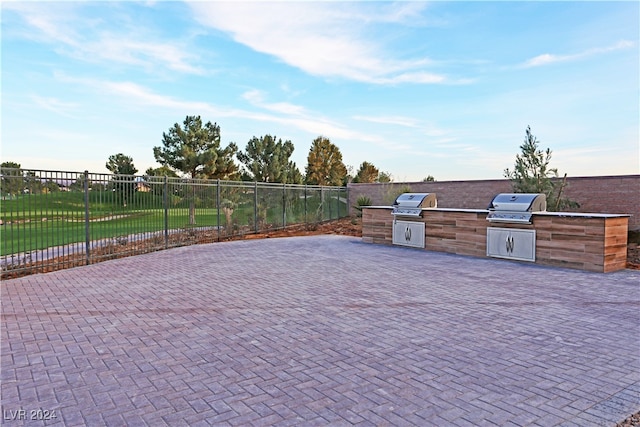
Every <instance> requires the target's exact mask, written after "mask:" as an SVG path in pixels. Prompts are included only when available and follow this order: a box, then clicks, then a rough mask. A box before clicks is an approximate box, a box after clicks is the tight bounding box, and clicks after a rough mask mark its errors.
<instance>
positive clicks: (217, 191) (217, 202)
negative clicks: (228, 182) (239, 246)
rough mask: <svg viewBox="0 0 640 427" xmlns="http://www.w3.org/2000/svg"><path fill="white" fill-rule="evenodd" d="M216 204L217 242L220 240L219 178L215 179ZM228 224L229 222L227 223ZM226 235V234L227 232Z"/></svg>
mask: <svg viewBox="0 0 640 427" xmlns="http://www.w3.org/2000/svg"><path fill="white" fill-rule="evenodd" d="M216 206H217V207H218V227H217V229H218V242H219V241H220V178H218V180H217V181H216ZM227 225H229V224H227ZM227 235H228V234H227Z"/></svg>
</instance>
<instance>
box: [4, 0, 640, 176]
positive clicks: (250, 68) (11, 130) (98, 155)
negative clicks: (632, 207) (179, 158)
mask: <svg viewBox="0 0 640 427" xmlns="http://www.w3.org/2000/svg"><path fill="white" fill-rule="evenodd" d="M1 8H2V88H1V89H2V130H1V137H2V151H1V157H2V161H15V162H18V163H20V164H21V165H22V166H23V167H24V168H38V169H56V170H85V169H88V170H89V171H91V172H103V171H104V172H106V169H105V166H104V165H105V162H106V161H107V159H108V157H109V156H110V155H112V154H116V153H124V154H126V155H128V156H131V157H132V158H133V160H134V163H135V165H136V167H137V168H138V169H139V170H140V173H142V172H144V171H145V170H146V169H147V168H148V167H157V166H158V164H157V163H156V162H155V160H154V158H153V147H154V146H159V145H161V141H162V133H163V132H165V131H167V130H168V129H169V128H170V127H171V126H173V124H174V123H176V122H177V123H182V121H183V120H184V118H185V116H186V115H200V116H201V117H202V118H203V120H204V121H211V122H217V123H218V124H219V125H220V128H221V134H222V143H223V145H226V144H227V143H229V142H235V143H236V144H237V145H238V147H239V148H240V149H244V148H245V146H246V144H247V142H248V141H249V140H250V139H251V138H252V137H253V136H257V137H260V136H263V135H266V134H270V135H276V136H277V137H278V138H282V139H283V140H291V141H292V142H293V144H294V146H295V152H294V154H293V156H292V160H293V161H295V162H296V164H297V166H298V168H299V169H300V170H301V172H302V173H304V168H305V165H306V162H307V155H308V152H309V148H310V146H311V142H312V141H313V140H314V139H315V138H316V137H317V136H320V135H322V136H325V137H327V138H329V139H330V140H331V142H333V143H334V144H335V145H337V146H338V147H339V148H340V150H341V152H342V155H343V160H344V163H345V164H346V165H348V166H351V167H352V168H353V173H355V171H356V170H357V169H358V167H359V165H360V164H361V163H362V162H363V161H368V162H371V163H373V164H374V165H375V166H376V167H378V168H379V169H380V170H382V171H386V172H388V173H390V174H391V175H392V177H393V179H394V180H395V181H419V180H421V179H422V178H424V177H426V176H428V175H432V176H434V177H435V178H436V179H437V180H440V181H444V180H463V179H499V178H502V177H503V171H504V169H505V168H512V167H513V164H514V161H515V156H516V154H518V153H519V152H520V149H519V146H520V145H521V144H522V142H523V140H524V135H525V130H526V128H527V126H531V129H532V132H533V134H534V135H535V136H536V137H537V138H538V139H539V140H540V144H541V148H547V147H548V148H550V149H551V150H552V152H553V158H552V161H551V166H552V167H556V168H558V170H559V172H560V173H561V174H564V173H567V174H568V175H569V176H591V175H619V174H637V173H640V154H639V145H640V142H639V141H640V139H639V129H640V111H639V99H640V98H639V95H640V85H639V81H640V77H639V76H640V70H639V63H640V55H639V52H640V47H639V40H638V37H639V32H640V27H639V16H640V10H639V9H640V7H639V3H638V2H635V1H630V2H458V1H455V2H440V1H437V2H393V3H388V2H354V3H347V2H302V1H300V2H279V3H276V2H264V1H261V2H165V1H157V2H85V3H82V2H11V1H9V2H7V1H3V2H2V6H1Z"/></svg>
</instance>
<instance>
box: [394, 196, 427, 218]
mask: <svg viewBox="0 0 640 427" xmlns="http://www.w3.org/2000/svg"><path fill="white" fill-rule="evenodd" d="M437 206H438V201H437V200H436V195H435V193H402V194H401V195H399V196H398V198H397V199H396V201H395V202H393V209H392V211H391V214H392V215H393V216H396V217H398V216H408V217H420V216H422V209H424V208H435V207H437Z"/></svg>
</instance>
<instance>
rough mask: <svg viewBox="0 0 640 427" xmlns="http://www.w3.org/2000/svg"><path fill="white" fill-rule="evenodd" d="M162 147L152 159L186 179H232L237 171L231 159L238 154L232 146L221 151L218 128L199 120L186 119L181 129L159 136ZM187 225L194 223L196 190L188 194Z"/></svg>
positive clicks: (154, 151) (154, 150)
mask: <svg viewBox="0 0 640 427" xmlns="http://www.w3.org/2000/svg"><path fill="white" fill-rule="evenodd" d="M162 144H163V146H162V147H153V156H154V157H155V159H156V161H158V163H160V164H161V165H163V166H169V167H171V168H173V169H176V170H178V171H180V172H182V173H184V174H186V175H187V176H188V177H189V178H192V179H194V178H210V179H235V178H237V177H238V175H239V173H238V168H237V166H236V164H235V162H234V161H233V156H234V155H235V154H236V152H237V151H238V148H237V147H236V145H235V144H234V143H230V144H229V145H227V147H225V148H221V147H220V126H218V125H217V124H215V123H214V124H211V122H207V123H206V124H204V125H203V124H202V119H201V118H200V116H187V117H186V118H185V119H184V122H183V126H182V127H181V126H180V125H179V124H178V123H176V124H174V125H173V127H172V128H170V129H169V131H168V132H166V133H165V132H163V133H162ZM188 197H189V224H190V225H194V224H195V223H196V216H195V199H196V196H195V187H192V188H191V190H190V195H189V196H188Z"/></svg>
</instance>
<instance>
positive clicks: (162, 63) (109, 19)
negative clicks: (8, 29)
mask: <svg viewBox="0 0 640 427" xmlns="http://www.w3.org/2000/svg"><path fill="white" fill-rule="evenodd" d="M83 7H92V5H91V3H89V4H81V3H80V4H78V3H71V2H62V3H60V2H55V3H46V2H45V3H42V2H37V3H35V2H33V3H31V2H8V3H6V2H5V3H3V5H2V8H3V10H5V11H7V12H11V13H14V14H16V15H17V16H19V17H21V18H22V21H23V23H24V26H23V27H19V26H16V25H15V24H14V27H12V32H13V34H15V35H18V36H20V37H24V38H27V39H30V40H35V41H37V42H39V43H46V44H49V45H52V46H53V48H54V49H55V51H56V52H57V53H58V54H60V55H64V56H69V57H72V58H75V59H79V60H82V61H85V62H94V63H95V62H104V63H107V64H114V63H115V64H126V65H136V66H141V67H145V68H146V69H148V70H149V71H153V72H157V71H158V67H162V68H167V69H169V70H172V71H178V72H181V73H186V74H204V70H203V69H202V68H200V67H198V66H197V65H194V64H195V63H197V61H198V58H197V56H196V55H195V54H193V53H190V51H189V49H188V45H187V43H186V42H184V41H180V40H171V41H166V40H162V39H158V38H157V37H156V36H151V35H148V34H146V33H145V32H144V29H141V28H137V27H136V28H133V27H131V26H129V25H128V24H127V23H126V22H125V21H126V19H127V18H121V17H118V16H117V15H116V14H113V15H109V16H106V17H103V18H95V17H93V16H96V14H95V11H91V12H92V14H89V13H85V12H86V11H85V10H84V9H83ZM14 22H17V21H14ZM112 28H117V30H113V29H112Z"/></svg>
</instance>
